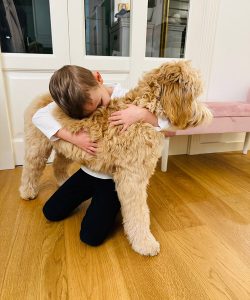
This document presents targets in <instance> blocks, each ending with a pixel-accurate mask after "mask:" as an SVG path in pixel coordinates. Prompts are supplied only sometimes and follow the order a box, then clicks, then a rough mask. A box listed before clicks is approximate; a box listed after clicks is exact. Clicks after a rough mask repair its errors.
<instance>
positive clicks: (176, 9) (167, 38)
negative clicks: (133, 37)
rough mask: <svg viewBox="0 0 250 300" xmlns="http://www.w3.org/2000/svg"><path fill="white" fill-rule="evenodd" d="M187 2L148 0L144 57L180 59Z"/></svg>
mask: <svg viewBox="0 0 250 300" xmlns="http://www.w3.org/2000/svg"><path fill="white" fill-rule="evenodd" d="M188 10H189V0H148V16H147V40H146V57H170V58H172V57H173V58H182V57H184V51H185V39H186V29H187V20H188Z"/></svg>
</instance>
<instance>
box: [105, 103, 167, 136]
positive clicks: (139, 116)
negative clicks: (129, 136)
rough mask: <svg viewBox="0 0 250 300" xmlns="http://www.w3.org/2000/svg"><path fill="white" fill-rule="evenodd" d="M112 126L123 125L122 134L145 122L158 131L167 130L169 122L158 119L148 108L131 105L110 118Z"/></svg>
mask: <svg viewBox="0 0 250 300" xmlns="http://www.w3.org/2000/svg"><path fill="white" fill-rule="evenodd" d="M109 121H110V124H111V125H123V128H122V130H121V131H122V132H123V131H125V130H126V129H127V128H128V127H129V126H130V125H131V124H133V123H136V122H139V121H143V122H145V123H149V124H151V125H152V126H154V127H156V130H159V131H160V130H163V129H166V128H167V127H168V125H169V123H168V121H167V120H164V119H158V118H157V117H156V116H155V115H154V114H153V113H151V112H150V111H149V110H147V109H146V108H142V107H139V106H136V105H133V104H129V105H128V108H126V109H124V110H120V111H116V112H114V113H113V114H112V115H111V117H110V118H109Z"/></svg>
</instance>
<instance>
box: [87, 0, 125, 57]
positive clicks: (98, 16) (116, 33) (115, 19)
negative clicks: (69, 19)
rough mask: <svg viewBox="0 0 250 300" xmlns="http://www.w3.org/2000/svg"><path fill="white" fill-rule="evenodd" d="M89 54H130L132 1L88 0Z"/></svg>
mask: <svg viewBox="0 0 250 300" xmlns="http://www.w3.org/2000/svg"><path fill="white" fill-rule="evenodd" d="M84 6H85V7H84V8H85V43H86V54H87V55H98V56H129V34H130V1H126V0H111V1H110V0H101V1H100V0H94V1H93V0H86V1H84Z"/></svg>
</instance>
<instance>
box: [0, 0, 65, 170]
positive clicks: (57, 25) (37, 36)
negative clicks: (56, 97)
mask: <svg viewBox="0 0 250 300" xmlns="http://www.w3.org/2000/svg"><path fill="white" fill-rule="evenodd" d="M2 2H3V5H5V6H3V7H1V9H2V10H3V9H5V11H4V12H5V15H6V23H7V25H6V28H7V29H8V30H7V31H6V32H5V34H4V35H1V50H2V53H1V61H2V66H1V70H2V72H1V76H2V78H3V80H2V82H1V81H0V83H1V86H3V85H4V86H5V91H4V93H3V91H1V108H2V107H4V108H5V109H6V110H5V112H4V117H5V121H6V122H5V125H6V126H5V130H4V132H3V129H2V130H1V135H0V137H1V141H0V143H1V144H0V169H5V168H12V167H13V166H14V165H20V164H22V163H23V154H24V143H23V113H24V110H25V108H26V107H27V105H28V104H29V103H30V102H31V100H32V99H34V98H35V97H36V96H37V95H39V94H41V93H45V92H47V91H48V82H49V79H50V77H51V75H52V73H53V71H54V70H55V69H57V68H59V67H61V66H62V65H64V64H69V63H70V57H69V39H68V16H67V0H60V1H57V0H27V1H25V2H24V3H25V4H24V5H19V6H18V5H16V6H15V4H14V1H13V0H10V1H6V0H3V1H2ZM20 3H21V2H20ZM1 16H2V14H1ZM13 23H14V24H13ZM6 28H5V30H6ZM20 32H22V34H20ZM0 78H1V77H0ZM2 114H3V110H1V116H2ZM7 117H8V118H7ZM7 120H9V123H7ZM7 125H9V126H7ZM6 141H8V142H9V143H8V145H10V146H9V147H8V151H7V150H6V149H5V148H6ZM11 150H13V151H11ZM6 151H7V152H8V153H9V155H8V158H6Z"/></svg>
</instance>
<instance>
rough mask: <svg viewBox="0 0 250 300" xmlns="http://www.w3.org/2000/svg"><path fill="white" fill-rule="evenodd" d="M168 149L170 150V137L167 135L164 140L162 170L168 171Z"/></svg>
mask: <svg viewBox="0 0 250 300" xmlns="http://www.w3.org/2000/svg"><path fill="white" fill-rule="evenodd" d="M168 150H169V137H165V138H164V141H163V149H162V154H161V170H162V172H166V171H167V168H168Z"/></svg>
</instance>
